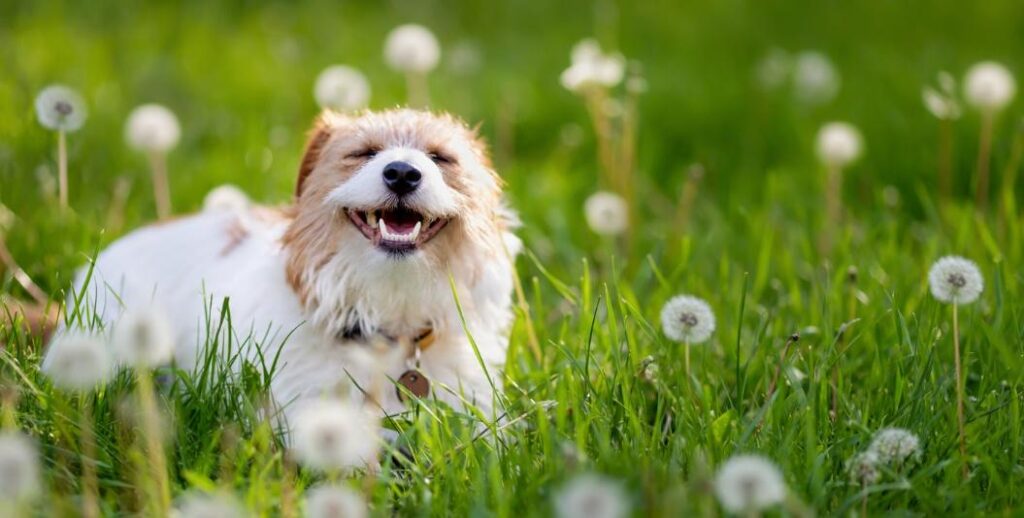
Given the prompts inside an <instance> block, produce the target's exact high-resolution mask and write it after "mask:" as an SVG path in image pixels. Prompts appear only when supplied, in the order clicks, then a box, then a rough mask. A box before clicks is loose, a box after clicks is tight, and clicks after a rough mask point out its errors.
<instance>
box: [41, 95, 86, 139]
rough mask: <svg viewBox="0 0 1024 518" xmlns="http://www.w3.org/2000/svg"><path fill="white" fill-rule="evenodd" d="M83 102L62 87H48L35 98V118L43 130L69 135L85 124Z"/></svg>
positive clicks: (79, 97) (80, 97)
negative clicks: (63, 132)
mask: <svg viewBox="0 0 1024 518" xmlns="http://www.w3.org/2000/svg"><path fill="white" fill-rule="evenodd" d="M87 115H88V113H87V112H86V109H85V100H84V99H82V96H81V95H79V93H78V92H76V91H74V90H72V89H71V88H69V87H67V86H64V85H50V86H48V87H46V88H44V89H43V90H42V91H41V92H39V95H37V96H36V116H37V117H38V118H39V124H42V125H43V127H44V128H47V129H51V130H55V131H65V132H68V133H71V132H73V131H77V130H78V129H79V128H81V127H82V125H83V124H85V119H86V117H87Z"/></svg>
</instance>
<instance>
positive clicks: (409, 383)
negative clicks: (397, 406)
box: [395, 369, 430, 401]
mask: <svg viewBox="0 0 1024 518" xmlns="http://www.w3.org/2000/svg"><path fill="white" fill-rule="evenodd" d="M398 383H400V384H401V385H402V386H403V387H405V388H406V390H408V391H409V392H410V393H412V395H414V396H416V397H419V398H424V397H427V394H430V381H429V380H427V377H426V376H424V375H423V374H422V373H421V372H420V371H418V370H416V369H409V370H407V371H405V372H404V373H402V375H401V376H400V377H399V378H398ZM395 391H396V392H398V399H399V400H401V401H405V397H406V394H405V393H404V392H402V390H401V389H399V388H397V387H396V388H395Z"/></svg>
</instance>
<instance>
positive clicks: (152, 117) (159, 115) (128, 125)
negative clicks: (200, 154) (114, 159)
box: [124, 104, 181, 153]
mask: <svg viewBox="0 0 1024 518" xmlns="http://www.w3.org/2000/svg"><path fill="white" fill-rule="evenodd" d="M124 139H125V142H127V143H128V145H129V146H131V147H132V149H135V150H137V151H142V152H145V153H166V152H168V151H170V150H172V149H174V146H176V145H178V140H179V139H181V124H179V123H178V117H177V116H176V115H174V112H172V111H171V110H170V109H169V108H167V107H166V106H163V105H160V104H143V105H141V106H139V107H137V108H135V109H134V110H132V112H131V113H130V114H129V115H128V120H127V121H126V122H125V125H124Z"/></svg>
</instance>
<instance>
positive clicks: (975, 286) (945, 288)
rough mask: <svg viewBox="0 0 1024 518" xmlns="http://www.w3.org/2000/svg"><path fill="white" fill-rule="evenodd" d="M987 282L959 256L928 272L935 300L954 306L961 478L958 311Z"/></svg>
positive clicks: (963, 447) (963, 435) (941, 261)
mask: <svg viewBox="0 0 1024 518" xmlns="http://www.w3.org/2000/svg"><path fill="white" fill-rule="evenodd" d="M984 283H985V281H984V279H983V278H982V276H981V271H980V270H979V269H978V265H976V264H974V261H971V260H969V259H964V258H963V257H957V256H946V257H943V258H941V259H939V260H938V261H935V263H934V264H933V265H932V267H931V270H929V271H928V284H929V285H930V286H931V292H932V296H933V297H935V299H936V300H938V301H939V302H943V303H947V304H952V305H953V360H954V362H955V367H956V420H957V430H958V431H959V434H960V456H961V457H962V459H961V460H962V462H963V464H962V467H961V474H962V475H963V478H964V479H966V478H967V435H966V432H965V430H964V377H963V368H962V364H961V361H960V320H959V315H958V308H959V306H960V305H961V304H970V303H972V302H974V301H975V300H977V299H978V296H980V295H981V292H982V290H983V289H984Z"/></svg>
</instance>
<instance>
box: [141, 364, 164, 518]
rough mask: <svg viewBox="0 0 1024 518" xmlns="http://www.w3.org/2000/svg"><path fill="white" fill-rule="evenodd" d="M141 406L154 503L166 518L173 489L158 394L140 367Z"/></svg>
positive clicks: (144, 369)
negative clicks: (164, 449) (168, 471)
mask: <svg viewBox="0 0 1024 518" xmlns="http://www.w3.org/2000/svg"><path fill="white" fill-rule="evenodd" d="M136 381H137V384H138V386H137V388H136V390H137V391H138V397H139V406H140V408H141V410H142V433H143V435H144V436H145V437H144V439H145V442H146V454H147V456H148V457H149V466H150V469H151V470H152V476H153V480H152V482H153V484H154V486H155V487H154V488H153V489H154V492H155V493H156V494H154V495H152V503H154V504H156V505H157V508H156V512H157V514H158V516H166V515H167V513H168V510H169V509H170V507H171V489H170V483H169V482H168V480H167V459H166V457H164V451H163V443H162V441H161V432H160V415H159V414H158V413H157V405H156V394H155V389H154V387H153V378H152V376H151V374H150V372H149V371H148V370H147V369H146V368H144V367H139V368H138V370H137V372H136Z"/></svg>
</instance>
